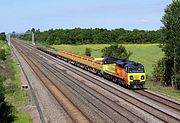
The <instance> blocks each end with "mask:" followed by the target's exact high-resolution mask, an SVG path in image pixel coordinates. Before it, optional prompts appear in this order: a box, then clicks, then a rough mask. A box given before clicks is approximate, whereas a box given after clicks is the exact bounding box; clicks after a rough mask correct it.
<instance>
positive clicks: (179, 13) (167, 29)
mask: <svg viewBox="0 0 180 123" xmlns="http://www.w3.org/2000/svg"><path fill="white" fill-rule="evenodd" d="M162 23H163V24H164V27H163V34H164V41H163V51H164V52H165V58H166V63H165V73H166V74H165V76H164V77H166V78H165V82H166V83H167V84H168V85H172V87H175V88H180V81H179V79H180V68H179V66H180V0H173V1H172V3H171V4H170V5H168V6H167V7H166V9H165V15H164V16H163V18H162ZM166 75H167V76H168V78H167V76H166Z"/></svg>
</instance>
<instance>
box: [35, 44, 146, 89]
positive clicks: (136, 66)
mask: <svg viewBox="0 0 180 123" xmlns="http://www.w3.org/2000/svg"><path fill="white" fill-rule="evenodd" d="M38 49H39V50H41V51H43V52H46V53H48V54H50V55H53V56H55V57H58V58H60V59H62V60H65V61H67V62H69V63H71V64H73V65H76V66H78V67H81V68H83V69H85V70H87V71H91V72H93V73H95V74H97V75H99V76H102V77H104V78H106V79H108V80H111V81H113V82H115V83H118V84H119V85H122V86H125V87H128V88H130V89H134V88H139V89H142V88H143V86H144V84H145V81H146V74H145V70H144V66H143V65H142V64H141V63H138V62H135V61H128V60H123V59H117V58H112V57H107V58H101V59H97V58H93V57H89V56H85V55H79V54H76V53H72V52H68V51H58V52H56V53H54V52H51V51H47V50H45V49H43V48H40V47H38Z"/></svg>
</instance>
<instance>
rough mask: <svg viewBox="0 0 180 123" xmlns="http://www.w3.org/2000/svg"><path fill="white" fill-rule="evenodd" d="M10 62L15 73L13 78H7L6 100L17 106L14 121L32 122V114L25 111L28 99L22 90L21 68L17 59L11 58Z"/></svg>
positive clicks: (19, 122) (15, 122)
mask: <svg viewBox="0 0 180 123" xmlns="http://www.w3.org/2000/svg"><path fill="white" fill-rule="evenodd" d="M9 64H10V66H12V69H13V70H14V72H15V75H14V78H13V79H7V80H6V90H7V93H6V101H7V102H9V103H10V104H12V105H13V106H14V107H15V111H14V115H15V121H14V123H32V118H31V116H30V115H29V114H27V113H26V112H24V111H23V110H24V105H25V103H26V101H25V100H26V99H25V97H24V96H23V93H22V90H21V80H20V68H19V66H18V64H17V62H16V61H15V60H12V59H11V60H10V61H9Z"/></svg>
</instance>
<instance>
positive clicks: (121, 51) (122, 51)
mask: <svg viewBox="0 0 180 123" xmlns="http://www.w3.org/2000/svg"><path fill="white" fill-rule="evenodd" d="M102 53H103V57H114V58H120V59H126V60H128V59H129V57H130V56H131V55H132V52H128V51H127V50H126V48H125V47H124V46H122V45H117V44H114V45H111V46H109V47H105V48H104V49H102Z"/></svg>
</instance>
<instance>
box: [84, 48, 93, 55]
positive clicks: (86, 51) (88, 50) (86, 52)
mask: <svg viewBox="0 0 180 123" xmlns="http://www.w3.org/2000/svg"><path fill="white" fill-rule="evenodd" d="M91 51H92V50H91V48H86V50H85V55H86V56H91Z"/></svg>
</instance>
